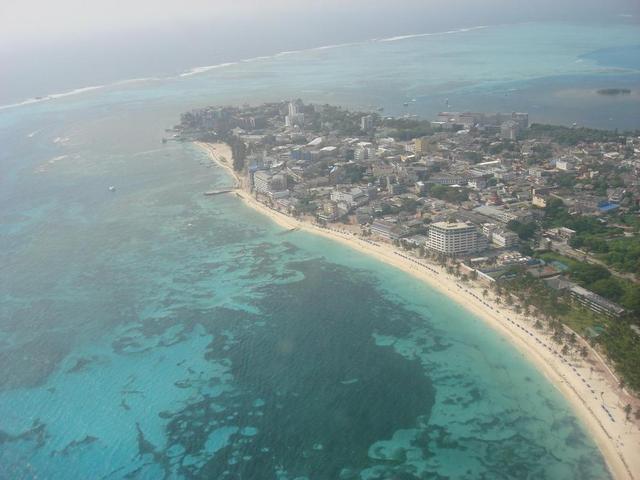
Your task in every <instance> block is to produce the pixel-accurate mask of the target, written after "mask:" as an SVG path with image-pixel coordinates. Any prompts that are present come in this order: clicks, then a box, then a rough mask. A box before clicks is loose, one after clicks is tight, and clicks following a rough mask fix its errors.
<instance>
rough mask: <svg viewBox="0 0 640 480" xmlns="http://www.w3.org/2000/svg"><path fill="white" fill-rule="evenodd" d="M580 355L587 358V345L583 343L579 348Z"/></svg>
mask: <svg viewBox="0 0 640 480" xmlns="http://www.w3.org/2000/svg"><path fill="white" fill-rule="evenodd" d="M580 356H581V357H582V358H587V357H588V356H589V349H588V348H587V347H585V346H584V345H583V346H582V348H581V349H580Z"/></svg>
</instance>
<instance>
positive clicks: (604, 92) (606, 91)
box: [598, 88, 631, 95]
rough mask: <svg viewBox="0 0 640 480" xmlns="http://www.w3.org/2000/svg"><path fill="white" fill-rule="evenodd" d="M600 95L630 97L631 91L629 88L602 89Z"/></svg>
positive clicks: (599, 91)
mask: <svg viewBox="0 0 640 480" xmlns="http://www.w3.org/2000/svg"><path fill="white" fill-rule="evenodd" d="M598 94H599V95H630V94H631V90H629V89H628V88H601V89H600V90H598Z"/></svg>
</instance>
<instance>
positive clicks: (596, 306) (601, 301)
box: [569, 285, 624, 317]
mask: <svg viewBox="0 0 640 480" xmlns="http://www.w3.org/2000/svg"><path fill="white" fill-rule="evenodd" d="M569 294H570V295H571V298H573V300H575V301H576V302H578V303H580V304H581V305H583V306H584V307H586V308H588V309H589V310H591V311H592V312H595V313H600V314H602V315H606V316H607V317H619V316H620V315H622V314H623V313H624V308H622V307H621V306H620V305H618V304H617V303H613V302H610V301H609V300H607V299H606V298H603V297H601V296H600V295H598V294H597V293H594V292H592V291H591V290H587V289H586V288H582V287H581V286H579V285H572V286H571V287H570V288H569Z"/></svg>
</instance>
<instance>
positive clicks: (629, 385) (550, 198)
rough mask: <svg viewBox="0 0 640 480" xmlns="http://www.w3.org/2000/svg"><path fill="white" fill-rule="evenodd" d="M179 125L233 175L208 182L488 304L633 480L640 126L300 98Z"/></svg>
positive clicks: (617, 470)
mask: <svg viewBox="0 0 640 480" xmlns="http://www.w3.org/2000/svg"><path fill="white" fill-rule="evenodd" d="M606 94H612V93H606ZM170 133H171V134H172V136H171V141H182V142H195V144H196V145H197V146H198V147H199V148H202V149H203V150H204V151H205V152H207V154H208V155H209V157H210V159H211V160H212V161H214V162H215V163H217V164H218V165H220V166H221V167H223V168H225V169H226V170H227V171H228V172H229V174H230V175H231V176H232V177H233V178H234V184H233V186H230V187H229V188H228V189H223V190H220V191H208V192H203V194H205V195H208V196H210V197H212V198H215V197H216V196H217V195H218V194H235V195H237V196H238V198H239V199H240V200H242V201H243V202H244V203H245V204H246V205H247V206H249V207H251V208H254V209H255V210H257V211H259V212H261V213H263V214H265V215H267V216H269V217H270V218H271V219H273V220H274V221H276V222H277V223H278V224H280V225H282V226H283V227H284V228H286V229H289V230H299V229H302V230H305V231H308V232H311V233H314V234H318V235H322V236H325V237H328V238H331V239H333V240H335V241H338V242H342V243H344V244H346V245H349V246H351V247H353V248H355V249H357V250H359V251H361V252H364V253H367V254H369V255H372V256H374V257H375V258H377V259H379V260H380V261H383V262H386V263H388V264H391V265H393V266H395V267H397V268H399V269H402V270H404V271H405V272H407V273H409V274H410V275H413V276H414V277H416V278H418V279H420V280H421V281H424V282H425V283H426V284H428V285H430V286H431V287H432V288H434V289H437V290H439V291H441V292H442V293H443V294H446V295H448V296H449V297H450V298H452V299H453V300H455V301H456V302H458V303H460V304H461V305H464V306H465V308H467V309H468V310H469V311H471V312H473V313H475V314H476V315H478V316H479V317H481V318H483V319H484V320H485V321H486V322H487V324H488V325H490V326H491V327H493V328H495V329H496V330H497V331H499V332H500V333H501V334H503V335H504V336H505V337H507V338H508V339H509V340H510V341H511V342H513V344H514V345H516V346H517V347H518V348H519V349H520V350H521V351H522V352H523V353H524V354H526V355H527V356H528V358H529V359H530V360H531V362H533V363H534V364H536V365H537V366H538V368H539V369H540V370H541V371H542V372H544V373H545V374H546V375H547V377H548V378H549V379H550V381H551V382H552V383H553V384H554V385H555V386H556V387H557V388H558V389H559V390H560V391H561V392H562V393H563V394H564V395H565V397H566V398H567V399H568V400H569V401H570V402H571V403H572V405H573V406H574V408H575V411H576V412H577V414H578V415H579V416H580V417H581V418H582V419H583V421H584V423H585V425H587V427H588V428H589V429H590V431H591V433H592V435H593V437H594V438H595V440H596V442H597V443H598V445H599V447H600V449H601V450H602V452H603V454H604V456H605V458H606V460H607V463H608V465H609V467H610V468H611V470H612V472H613V473H614V475H615V476H616V478H630V479H633V478H637V477H636V475H637V472H640V456H638V455H637V452H638V451H640V401H639V400H638V392H639V391H640V283H639V282H638V280H639V279H638V272H640V240H639V238H640V237H639V234H640V215H639V213H640V187H639V186H638V182H637V181H636V180H634V179H637V175H638V171H640V132H638V131H636V132H625V133H620V132H610V131H602V130H594V129H588V128H577V127H574V128H570V127H563V126H553V125H541V124H532V125H530V123H529V115H528V114H527V113H513V112H512V113H482V112H441V113H440V114H438V115H437V117H436V118H435V119H430V120H427V119H420V118H417V117H413V116H404V117H400V118H394V117H388V116H381V115H380V113H379V112H378V111H372V112H355V111H349V110H347V109H344V108H340V107H336V106H332V105H311V104H305V103H304V102H302V101H301V100H295V101H290V102H289V101H286V102H273V103H267V104H263V105H259V106H242V107H206V108H201V109H195V110H192V111H189V112H186V113H184V114H183V115H182V117H181V121H180V123H179V124H178V125H176V126H175V127H174V128H172V129H170Z"/></svg>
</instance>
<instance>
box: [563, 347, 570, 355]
mask: <svg viewBox="0 0 640 480" xmlns="http://www.w3.org/2000/svg"><path fill="white" fill-rule="evenodd" d="M562 355H569V347H568V346H567V345H563V346H562Z"/></svg>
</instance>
